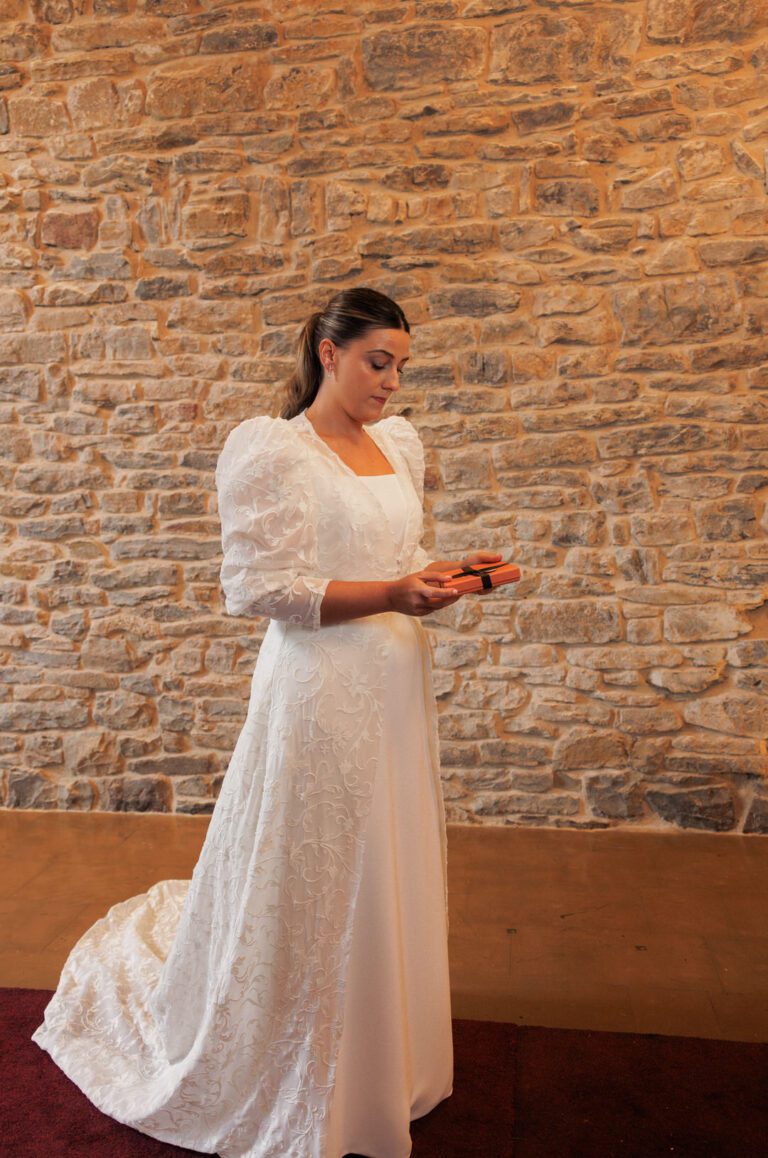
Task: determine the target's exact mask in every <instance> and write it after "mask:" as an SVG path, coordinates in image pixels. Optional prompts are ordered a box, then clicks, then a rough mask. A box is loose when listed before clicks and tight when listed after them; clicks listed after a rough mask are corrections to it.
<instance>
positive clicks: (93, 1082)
mask: <svg viewBox="0 0 768 1158" xmlns="http://www.w3.org/2000/svg"><path fill="white" fill-rule="evenodd" d="M368 432H369V433H370V435H371V437H373V438H374V440H375V441H376V442H377V444H378V446H379V447H380V449H381V450H382V452H383V453H384V455H385V457H386V458H387V459H388V461H389V462H390V464H391V465H392V467H393V468H394V472H395V473H394V475H389V476H376V479H375V480H374V479H372V478H364V477H361V476H358V475H356V474H355V473H354V472H353V471H352V470H351V469H350V468H349V467H348V466H347V465H346V464H345V463H343V462H342V460H341V459H340V458H339V457H338V455H336V454H335V452H334V451H332V450H331V449H330V447H328V446H326V444H325V443H324V442H323V441H322V439H320V438H319V437H318V436H317V435H316V434H315V432H314V430H313V428H312V425H311V423H310V422H309V420H308V419H307V418H306V416H305V415H304V414H303V413H302V414H300V415H298V416H297V417H296V418H294V419H291V420H290V421H285V420H283V419H272V418H266V417H259V418H253V419H248V420H246V421H245V422H242V423H240V425H239V426H237V427H236V428H235V430H233V431H232V433H231V434H230V436H229V438H228V439H227V441H226V443H225V446H224V448H223V450H222V452H221V455H220V457H219V461H218V464H217V469H216V481H217V487H218V492H219V511H220V517H221V525H222V543H223V548H224V559H223V563H222V567H221V580H222V586H223V588H224V593H225V598H226V607H227V611H228V612H230V613H231V614H235V615H244V616H248V615H263V616H268V617H269V618H270V623H269V626H268V628H267V631H266V634H265V637H264V640H263V643H262V645H261V648H260V650H259V655H258V658H257V661H256V665H255V668H254V672H253V678H252V681H251V692H250V698H249V704H248V710H247V713H246V718H245V722H244V725H243V728H242V731H241V733H240V735H239V737H238V741H237V744H236V745H235V749H234V752H233V754H232V758H231V760H230V763H229V767H228V769H227V773H226V775H225V777H224V780H223V783H222V787H221V792H220V794H219V798H218V800H217V802H216V806H215V808H214V810H213V813H212V815H211V819H210V823H209V827H208V831H207V833H206V838H205V841H204V844H203V847H202V849H201V853H200V856H199V858H198V861H197V864H196V865H195V869H194V871H193V874H192V879H191V880H189V881H174V880H169V881H160V882H158V883H157V884H156V885H154V886H152V888H150V889H149V890H148V891H147V892H146V893H142V894H140V895H138V896H135V897H131V898H129V899H128V900H126V901H123V902H120V903H119V904H117V905H114V906H113V907H112V908H111V909H110V910H109V911H108V912H107V914H106V915H105V916H104V917H103V918H101V920H99V921H97V922H96V923H95V924H94V925H93V926H92V927H91V928H90V929H89V930H87V931H86V933H84V934H83V936H82V937H81V938H80V940H79V941H78V942H77V944H76V945H75V946H74V947H73V949H72V951H71V952H70V954H69V956H68V958H67V961H66V962H65V965H64V967H63V969H62V973H61V977H60V979H59V983H58V986H57V989H56V992H55V994H54V995H53V997H52V999H51V1001H50V1002H49V1004H48V1006H47V1008H46V1010H45V1017H44V1021H43V1023H42V1024H41V1025H40V1026H39V1027H38V1028H37V1029H36V1030H35V1033H34V1034H33V1040H34V1041H36V1042H37V1044H38V1045H40V1046H41V1047H42V1048H43V1049H45V1050H47V1051H48V1053H49V1054H50V1055H51V1057H52V1058H53V1059H54V1061H55V1062H56V1063H57V1064H58V1065H59V1066H60V1068H61V1069H62V1070H63V1071H64V1072H65V1073H66V1074H67V1075H68V1076H69V1077H70V1078H71V1079H72V1080H73V1081H74V1082H75V1083H76V1084H77V1085H78V1086H79V1087H80V1089H81V1090H83V1092H84V1093H85V1094H86V1095H87V1096H88V1098H89V1099H90V1100H91V1101H92V1102H93V1103H94V1104H95V1105H96V1106H97V1107H98V1108H99V1109H101V1110H102V1111H103V1112H105V1113H107V1114H109V1115H110V1116H112V1117H114V1118H115V1119H117V1120H118V1121H121V1122H124V1123H126V1124H127V1125H130V1126H133V1127H134V1128H135V1129H137V1130H140V1131H142V1132H143V1133H145V1134H149V1135H151V1136H153V1137H155V1138H159V1139H161V1140H164V1141H167V1142H171V1143H174V1144H176V1145H180V1146H186V1147H189V1148H191V1149H194V1150H199V1151H200V1152H202V1153H208V1154H214V1153H215V1154H219V1155H221V1156H222V1158H230V1156H232V1158H235V1156H245V1158H343V1156H344V1155H345V1154H348V1153H352V1152H354V1153H358V1154H364V1155H370V1156H371V1158H407V1156H408V1155H409V1154H410V1153H411V1139H410V1133H409V1129H408V1123H409V1120H410V1119H412V1118H415V1117H419V1116H421V1115H422V1114H425V1113H427V1112H428V1111H429V1110H430V1109H432V1108H433V1107H434V1106H435V1105H437V1104H438V1102H440V1101H441V1100H442V1099H443V1098H445V1097H447V1096H448V1095H449V1094H450V1093H451V1092H452V1088H453V1051H452V1039H451V1017H450V992H449V985H448V956H447V932H448V910H447V875H446V840H445V821H444V811H443V799H442V792H441V784H440V776H439V757H438V740H437V719H436V710H435V702H434V691H433V688H432V679H431V666H430V657H429V650H428V647H427V642H426V636H425V633H424V630H423V627H422V625H421V623H420V621H419V620H418V618H415V617H412V616H404V615H400V614H397V613H395V612H387V613H383V614H380V615H373V616H366V617H363V618H361V619H356V620H350V621H347V622H346V623H342V624H336V625H332V626H321V624H320V604H321V602H322V598H323V595H324V593H325V589H326V587H327V585H328V582H329V581H330V580H331V579H332V578H336V579H358V580H363V579H385V578H395V577H398V576H400V575H404V574H407V573H409V572H411V571H414V570H418V569H419V568H421V567H423V566H424V565H425V563H426V562H427V561H428V557H427V555H426V553H425V552H424V551H423V549H422V548H421V547H420V545H419V541H420V538H421V534H422V498H423V472H424V460H423V451H422V448H421V443H420V440H419V437H418V434H417V432H416V430H415V429H414V427H413V426H412V425H411V424H410V423H409V422H408V420H407V419H405V418H404V417H402V416H390V417H387V418H384V419H381V420H380V421H379V422H378V423H376V424H373V425H371V426H369V427H368Z"/></svg>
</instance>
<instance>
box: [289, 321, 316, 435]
mask: <svg viewBox="0 0 768 1158" xmlns="http://www.w3.org/2000/svg"><path fill="white" fill-rule="evenodd" d="M321 317H322V314H321V313H320V311H318V312H317V313H314V314H311V315H310V316H309V317H308V318H307V320H306V322H305V323H304V325H303V326H302V328H301V333H300V334H299V348H298V350H297V351H296V366H295V369H294V371H293V374H291V377H290V378H289V379H288V382H287V384H286V394H287V399H286V402H285V404H284V405H283V408H282V410H281V411H280V417H281V418H293V417H294V416H295V415H297V414H300V413H301V411H302V410H306V409H307V407H308V406H310V405H311V404H312V402H314V400H315V395H316V394H317V391H318V389H319V388H320V383H321V382H322V380H323V366H322V363H321V361H320V355H319V354H318V352H317V347H318V345H319V343H320V340H321V339H320V338H319V336H318V329H319V326H320V319H321Z"/></svg>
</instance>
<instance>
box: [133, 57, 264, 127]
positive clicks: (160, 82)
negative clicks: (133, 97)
mask: <svg viewBox="0 0 768 1158" xmlns="http://www.w3.org/2000/svg"><path fill="white" fill-rule="evenodd" d="M267 76H268V71H267V66H266V64H265V63H262V62H261V61H260V60H258V59H254V58H250V57H248V56H246V57H244V58H243V59H236V58H233V59H231V60H226V61H217V62H216V63H212V64H207V63H206V64H201V63H200V62H199V61H196V62H195V63H194V64H190V63H189V62H184V63H183V64H176V63H175V64H172V65H167V66H164V67H163V68H161V69H157V70H156V71H155V72H153V73H152V74H151V75H150V76H149V78H148V81H147V112H148V113H149V115H150V116H152V117H156V118H158V119H159V120H166V119H170V118H179V117H196V116H201V115H203V114H205V113H225V112H238V113H239V112H246V111H248V110H250V109H258V108H261V107H263V104H264V88H265V85H266V81H267Z"/></svg>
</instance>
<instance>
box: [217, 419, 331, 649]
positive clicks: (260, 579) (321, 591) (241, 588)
mask: <svg viewBox="0 0 768 1158" xmlns="http://www.w3.org/2000/svg"><path fill="white" fill-rule="evenodd" d="M286 427H287V424H286V423H285V422H284V421H283V420H282V419H279V418H270V417H268V416H267V415H262V416H259V417H257V418H248V419H246V420H245V421H244V422H241V423H240V424H239V426H236V427H235V428H234V430H232V431H231V432H230V434H229V436H228V437H227V439H226V441H225V443H224V446H223V448H222V451H221V454H220V455H219V458H218V462H217V463H216V490H217V493H218V500H219V518H220V521H221V543H222V549H223V553H224V558H223V562H222V564H221V571H220V577H221V586H222V588H223V590H224V596H225V606H226V609H227V612H228V613H229V614H230V615H264V616H267V617H268V618H270V619H283V620H285V621H286V622H287V623H300V624H303V625H304V626H306V627H312V628H319V627H320V605H321V603H322V601H323V596H324V595H325V589H326V587H327V586H328V584H329V582H330V579H331V577H330V576H328V577H327V578H326V577H323V576H320V575H316V574H313V573H312V559H313V558H315V557H316V556H315V550H314V547H315V527H314V524H313V519H312V514H311V508H310V502H309V499H308V496H307V488H306V485H304V486H302V482H301V475H302V450H301V444H300V441H299V440H298V439H297V438H296V437H295V433H294V432H293V431H289V430H287V429H286Z"/></svg>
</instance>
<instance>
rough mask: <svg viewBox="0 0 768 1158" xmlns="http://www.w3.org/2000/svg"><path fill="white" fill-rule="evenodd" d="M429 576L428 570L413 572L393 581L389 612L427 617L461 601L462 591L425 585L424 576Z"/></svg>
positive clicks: (390, 587) (390, 588)
mask: <svg viewBox="0 0 768 1158" xmlns="http://www.w3.org/2000/svg"><path fill="white" fill-rule="evenodd" d="M429 574H430V572H429V571H428V570H424V571H414V572H413V574H411V575H403V577H402V579H393V580H392V582H391V583H390V584H389V605H390V610H391V611H400V612H401V613H402V614H403V615H429V613H430V611H438V610H439V609H440V608H441V607H449V606H450V604H451V603H455V602H456V600H457V599H461V597H462V595H463V592H462V591H456V590H455V589H454V588H451V587H437V586H435V585H434V584H433V583H426V582H425V581H424V576H425V575H429Z"/></svg>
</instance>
